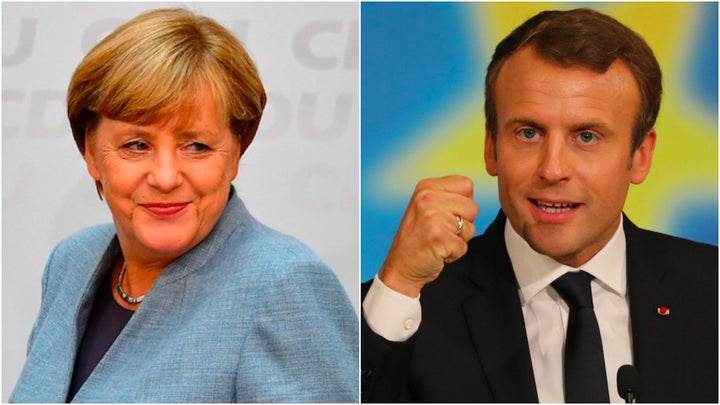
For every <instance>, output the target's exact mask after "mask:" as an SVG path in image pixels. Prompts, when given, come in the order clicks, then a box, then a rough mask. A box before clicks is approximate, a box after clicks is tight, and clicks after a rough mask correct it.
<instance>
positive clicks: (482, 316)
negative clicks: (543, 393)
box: [463, 212, 538, 402]
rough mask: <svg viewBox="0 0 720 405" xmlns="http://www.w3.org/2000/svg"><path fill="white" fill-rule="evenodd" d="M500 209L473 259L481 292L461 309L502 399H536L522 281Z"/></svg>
mask: <svg viewBox="0 0 720 405" xmlns="http://www.w3.org/2000/svg"><path fill="white" fill-rule="evenodd" d="M504 227H505V215H504V214H503V213H502V212H500V214H498V216H497V218H496V219H495V221H493V223H492V224H491V225H490V226H489V227H488V229H487V231H486V232H485V234H484V235H483V238H486V239H487V243H485V244H482V245H480V246H481V247H480V248H479V249H478V250H479V251H476V252H474V253H473V256H472V257H471V258H470V259H471V260H470V264H469V266H470V269H469V271H470V277H471V279H472V280H473V282H474V283H475V284H476V285H477V287H478V293H477V294H475V295H473V296H471V297H469V298H468V299H466V300H465V301H464V302H463V310H464V312H465V314H464V315H465V318H466V320H467V325H468V328H469V329H470V334H471V336H472V339H473V341H474V344H475V347H476V350H477V355H478V357H479V358H480V362H481V364H482V367H483V370H484V371H485V374H486V376H487V379H488V383H489V385H490V387H491V389H492V391H493V395H494V397H495V400H497V401H499V402H538V396H537V390H536V387H535V377H534V374H533V369H532V362H531V359H530V349H529V347H528V342H527V333H526V331H525V322H524V319H523V315H522V309H521V303H520V297H519V295H518V286H517V281H516V279H515V273H514V272H513V269H512V265H511V263H510V258H509V256H508V254H507V249H506V248H505V239H504Z"/></svg>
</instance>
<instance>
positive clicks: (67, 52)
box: [2, 2, 359, 402]
mask: <svg viewBox="0 0 720 405" xmlns="http://www.w3.org/2000/svg"><path fill="white" fill-rule="evenodd" d="M178 5H180V4H177V3H155V4H148V3H137V2H129V3H128V2H125V3H106V2H103V3H86V2H82V3H55V2H53V3H37V2H32V3H3V4H2V401H3V402H6V401H7V399H8V396H9V394H10V391H11V389H12V388H13V386H14V385H15V381H16V380H17V377H18V375H19V372H20V368H21V366H22V364H23V361H24V357H25V348H26V342H27V338H28V335H29V333H30V328H31V326H32V323H33V321H34V320H35V317H36V315H37V312H38V308H39V305H40V278H41V274H42V271H43V267H44V265H45V262H46V260H47V258H48V255H49V253H50V251H51V249H52V247H53V246H54V245H55V244H56V243H58V242H59V241H60V240H61V239H62V238H64V237H66V236H69V235H70V234H71V233H73V232H75V231H77V230H79V229H81V228H84V227H86V226H88V225H92V224H98V223H102V222H110V221H111V217H110V212H109V210H108V208H107V206H106V204H105V202H102V201H100V200H98V197H97V194H96V192H95V186H94V182H93V181H92V179H91V178H90V177H89V175H88V174H87V172H86V169H85V165H84V163H83V160H82V159H81V156H80V154H79V153H78V151H77V149H76V147H75V144H74V142H73V139H72V134H71V132H70V127H69V125H68V123H67V118H66V115H65V91H66V89H67V85H68V82H69V81H70V77H71V75H72V72H73V70H74V69H75V67H76V66H77V64H78V63H79V62H80V60H81V59H82V57H83V56H84V55H85V53H86V52H87V51H88V50H90V48H91V47H92V46H93V45H94V44H95V43H97V41H99V40H100V38H102V37H103V36H105V35H106V34H108V33H110V31H112V30H113V29H114V28H115V27H117V26H118V25H120V24H121V23H123V22H125V21H127V20H128V19H130V18H132V17H134V16H135V15H137V14H139V13H141V12H143V11H146V10H149V9H152V8H158V7H173V6H178ZM186 7H187V8H189V9H191V10H193V11H196V12H199V13H201V14H206V15H208V16H210V17H213V18H215V19H216V20H218V22H220V23H221V24H223V25H225V26H226V27H227V28H229V29H230V30H231V31H233V33H234V34H235V35H236V36H237V37H238V38H239V39H240V40H241V41H243V42H244V43H245V45H246V47H247V49H248V51H249V53H250V55H251V56H252V57H253V58H254V60H255V62H256V63H257V65H258V68H259V70H260V76H261V78H262V80H263V83H264V85H265V88H266V91H267V93H268V105H267V108H266V110H265V114H264V117H263V119H262V122H261V125H260V129H259V131H258V134H257V136H256V137H255V140H254V142H253V144H252V145H251V146H250V148H249V149H248V151H247V152H246V153H245V155H244V156H243V158H242V159H241V161H240V174H239V176H238V178H237V179H236V180H235V182H234V184H235V186H236V188H237V190H238V193H239V194H240V196H241V197H242V198H243V200H244V201H245V204H246V205H247V207H248V209H249V210H250V212H252V213H253V214H254V215H255V216H256V217H257V218H258V219H259V220H260V221H262V222H264V223H265V224H267V225H270V226H272V227H273V228H276V229H278V230H280V231H282V232H284V233H288V234H290V235H293V236H295V237H297V238H298V239H300V240H302V241H303V242H305V243H306V244H308V245H309V246H310V247H311V248H312V249H313V250H314V251H315V252H316V253H317V254H318V255H319V256H320V258H321V259H322V260H323V261H325V262H326V263H327V264H328V265H329V266H330V267H331V268H332V269H333V270H334V271H335V273H336V274H337V275H338V277H339V278H340V280H341V282H342V284H343V286H344V287H345V289H346V291H347V293H348V295H349V296H350V299H351V301H352V302H353V305H354V306H355V308H356V310H357V308H358V294H357V280H358V277H359V276H358V263H359V253H358V242H359V241H358V239H359V230H358V224H359V213H358V201H359V196H358V189H359V184H358V176H359V174H358V171H359V162H358V160H359V153H358V136H359V131H358V125H359V95H358V91H359V84H358V74H359V70H358V58H359V49H358V37H359V32H358V27H359V25H358V20H359V5H358V4H357V3H225V2H223V3H204V2H202V3H187V4H186Z"/></svg>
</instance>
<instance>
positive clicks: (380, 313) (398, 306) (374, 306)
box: [362, 275, 422, 342]
mask: <svg viewBox="0 0 720 405" xmlns="http://www.w3.org/2000/svg"><path fill="white" fill-rule="evenodd" d="M362 305H363V313H364V317H365V322H367V324H368V326H369V327H370V329H372V331H373V332H375V333H377V334H378V335H380V336H382V337H383V338H385V339H386V340H390V341H392V342H404V341H406V340H408V339H410V337H412V335H414V334H415V332H417V330H418V328H419V327H420V321H422V308H421V306H420V296H418V297H417V298H410V297H408V296H406V295H403V294H400V293H399V292H397V291H395V290H393V289H391V288H390V287H388V286H386V285H385V284H384V283H383V282H382V281H380V279H379V278H378V276H377V275H375V279H374V280H373V283H372V285H371V286H370V290H369V291H368V293H367V295H366V296H365V300H363V304H362Z"/></svg>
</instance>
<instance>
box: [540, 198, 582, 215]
mask: <svg viewBox="0 0 720 405" xmlns="http://www.w3.org/2000/svg"><path fill="white" fill-rule="evenodd" d="M530 201H532V202H533V204H535V206H536V207H538V208H540V210H542V211H543V212H547V213H548V214H560V213H563V212H568V211H570V210H573V209H575V208H576V207H577V206H579V205H580V204H578V203H566V202H547V201H540V200H532V199H531V200H530Z"/></svg>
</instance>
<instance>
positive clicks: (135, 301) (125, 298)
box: [117, 262, 145, 305]
mask: <svg viewBox="0 0 720 405" xmlns="http://www.w3.org/2000/svg"><path fill="white" fill-rule="evenodd" d="M124 275H125V262H123V266H122V269H120V274H119V275H118V283H117V291H118V294H120V298H122V299H123V301H125V302H127V303H128V304H131V305H135V304H139V303H141V302H142V300H143V298H145V295H141V296H139V297H131V296H129V295H127V293H125V291H124V290H123V288H122V280H123V276H124Z"/></svg>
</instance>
